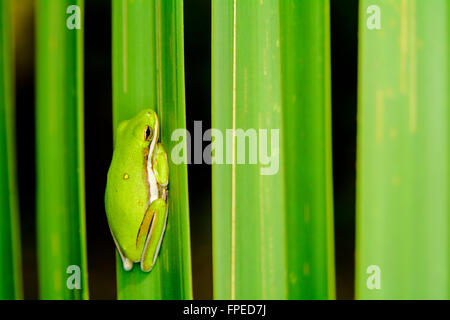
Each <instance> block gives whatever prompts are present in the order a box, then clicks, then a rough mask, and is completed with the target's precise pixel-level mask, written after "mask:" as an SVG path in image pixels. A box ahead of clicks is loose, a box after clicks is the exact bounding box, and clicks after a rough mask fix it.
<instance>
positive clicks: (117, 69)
mask: <svg viewBox="0 0 450 320" xmlns="http://www.w3.org/2000/svg"><path fill="white" fill-rule="evenodd" d="M112 23H113V26H112V28H113V118H114V130H115V128H117V126H118V124H119V123H120V122H121V121H123V120H127V119H130V118H132V117H133V116H135V115H136V114H137V113H138V112H139V111H140V110H142V109H145V108H151V109H154V110H156V111H157V114H158V117H159V119H160V123H161V141H162V143H163V144H164V146H165V148H166V150H167V153H168V156H169V172H170V177H169V213H168V214H169V217H168V224H167V229H166V232H165V236H164V239H163V243H162V247H161V251H160V253H159V257H158V259H157V262H156V265H155V267H154V268H153V269H152V271H151V272H149V273H145V272H142V271H141V270H140V268H139V267H138V266H134V268H133V269H132V270H131V271H125V270H124V269H123V268H122V262H121V261H120V258H119V257H117V289H118V290H117V291H118V298H119V299H192V283H191V281H192V280H191V258H190V235H189V202H188V189H187V167H186V162H184V163H181V164H174V163H173V162H172V161H171V151H172V149H173V147H174V146H175V145H176V144H177V141H172V140H171V135H172V132H173V131H174V130H176V129H183V130H184V129H185V128H186V118H185V117H186V116H185V97H184V48H183V1H182V0H156V1H148V0H134V1H131V0H114V1H113V19H112ZM182 143H184V144H186V141H185V140H184V142H182ZM183 157H184V158H185V159H186V157H187V155H186V154H184V155H183ZM111 243H113V242H112V240H111Z"/></svg>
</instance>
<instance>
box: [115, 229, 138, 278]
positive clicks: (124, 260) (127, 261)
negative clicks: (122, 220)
mask: <svg viewBox="0 0 450 320" xmlns="http://www.w3.org/2000/svg"><path fill="white" fill-rule="evenodd" d="M110 231H111V229H110ZM111 234H112V237H113V239H114V243H115V244H116V248H117V251H118V252H119V256H120V258H121V259H122V264H123V268H124V269H125V271H130V270H131V269H133V261H131V260H130V259H128V258H127V257H125V255H124V254H123V252H122V249H121V248H120V246H119V243H118V242H117V240H116V237H114V234H113V233H112V231H111Z"/></svg>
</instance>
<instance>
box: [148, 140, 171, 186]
mask: <svg viewBox="0 0 450 320" xmlns="http://www.w3.org/2000/svg"><path fill="white" fill-rule="evenodd" d="M152 161H153V163H152V167H153V173H154V174H155V178H156V181H157V182H158V184H159V186H160V187H161V188H166V187H167V185H168V184H169V162H168V160H167V153H166V150H165V149H164V146H163V145H162V144H161V143H158V144H157V145H156V152H155V156H154V157H153V160H152Z"/></svg>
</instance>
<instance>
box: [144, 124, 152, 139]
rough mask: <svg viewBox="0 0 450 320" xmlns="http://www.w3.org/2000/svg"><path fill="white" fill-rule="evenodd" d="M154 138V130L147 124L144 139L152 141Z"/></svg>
mask: <svg viewBox="0 0 450 320" xmlns="http://www.w3.org/2000/svg"><path fill="white" fill-rule="evenodd" d="M152 138H153V130H152V128H150V127H149V126H145V130H144V140H145V141H150V140H152Z"/></svg>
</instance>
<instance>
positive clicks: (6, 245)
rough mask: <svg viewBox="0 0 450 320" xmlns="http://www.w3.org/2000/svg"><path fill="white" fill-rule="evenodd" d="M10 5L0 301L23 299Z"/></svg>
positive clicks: (6, 11) (0, 10)
mask: <svg viewBox="0 0 450 320" xmlns="http://www.w3.org/2000/svg"><path fill="white" fill-rule="evenodd" d="M11 16H12V10H11V1H10V0H2V1H1V2H0V179H1V180H0V253H1V255H0V275H1V276H2V278H1V281H0V300H3V299H21V298H22V295H23V294H22V265H21V251H20V250H21V246H20V223H19V206H18V199H17V197H18V193H17V181H16V179H17V177H16V150H15V109H14V61H13V60H14V59H13V37H12V35H13V32H12V21H11Z"/></svg>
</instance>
